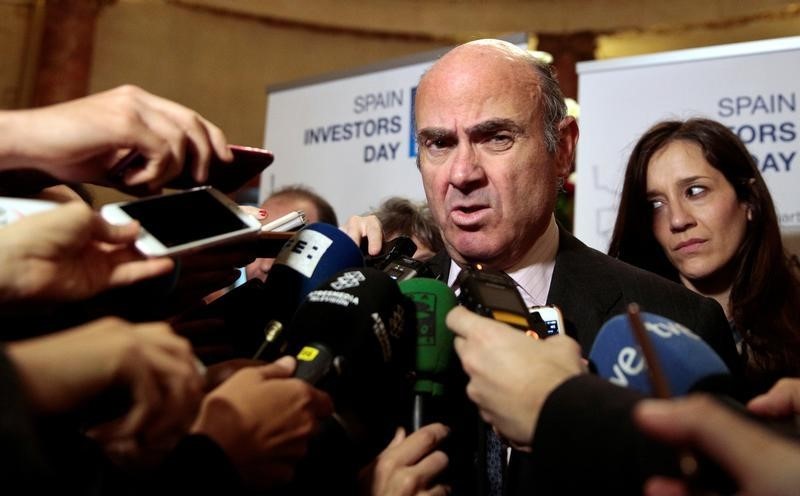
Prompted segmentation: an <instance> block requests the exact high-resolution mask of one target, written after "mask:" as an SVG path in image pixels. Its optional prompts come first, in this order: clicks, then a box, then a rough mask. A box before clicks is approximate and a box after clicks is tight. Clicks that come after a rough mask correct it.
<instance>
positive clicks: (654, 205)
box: [650, 200, 664, 210]
mask: <svg viewBox="0 0 800 496" xmlns="http://www.w3.org/2000/svg"><path fill="white" fill-rule="evenodd" d="M650 206H651V207H652V208H653V210H657V209H659V208H661V207H663V206H664V202H663V201H661V200H650Z"/></svg>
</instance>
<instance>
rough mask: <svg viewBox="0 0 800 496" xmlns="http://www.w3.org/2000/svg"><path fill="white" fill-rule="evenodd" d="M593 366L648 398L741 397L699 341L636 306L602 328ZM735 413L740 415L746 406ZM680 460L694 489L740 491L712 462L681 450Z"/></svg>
mask: <svg viewBox="0 0 800 496" xmlns="http://www.w3.org/2000/svg"><path fill="white" fill-rule="evenodd" d="M637 328H638V329H637ZM637 335H638V336H637ZM589 361H590V364H591V366H592V367H593V368H594V369H595V370H596V372H597V374H598V375H599V376H601V377H603V378H605V379H608V381H609V382H611V383H613V384H616V385H618V386H621V387H625V388H630V389H634V390H636V391H639V392H640V393H643V394H645V395H647V396H656V397H660V398H667V397H670V396H684V395H686V394H689V393H691V392H695V391H706V392H709V393H712V394H715V395H717V397H718V398H721V399H723V402H724V403H725V404H727V405H728V406H733V405H734V402H733V400H732V399H730V398H731V397H735V396H737V392H738V391H737V388H736V387H735V381H734V380H733V378H732V377H731V375H730V372H729V370H728V367H727V366H726V365H725V363H724V362H723V361H722V359H721V358H720V357H719V356H718V355H717V354H716V353H715V352H714V350H713V349H711V347H710V346H708V345H707V344H706V343H705V342H704V341H703V340H702V339H701V338H700V337H699V336H697V335H696V334H694V333H693V332H692V331H690V330H689V329H688V328H686V327H685V326H683V325H681V324H679V323H677V322H675V321H673V320H670V319H667V318H665V317H661V316H659V315H655V314H652V313H647V312H641V313H640V312H639V310H638V305H635V304H631V305H630V306H629V310H628V314H627V315H617V316H616V317H613V318H611V319H610V320H609V321H608V322H606V323H605V324H603V327H602V328H601V329H600V331H599V332H598V335H597V337H596V338H595V342H594V345H593V346H592V350H591V352H590V353H589ZM662 365H663V369H662ZM735 409H737V410H740V411H741V407H739V408H735ZM678 460H679V462H678V463H677V466H678V467H680V471H681V472H682V473H683V475H684V477H685V478H686V480H687V482H688V483H689V484H690V486H691V487H692V488H693V489H700V490H703V491H705V490H709V489H710V490H713V491H718V492H720V493H721V494H731V493H732V492H735V489H736V486H735V483H734V482H733V480H732V479H731V478H730V477H729V476H727V475H726V474H725V473H724V472H723V471H722V470H721V469H720V467H719V466H718V465H716V464H715V463H713V462H711V461H710V460H709V459H708V458H706V457H703V456H697V455H695V454H693V453H690V452H688V451H686V450H681V451H680V452H679V453H678Z"/></svg>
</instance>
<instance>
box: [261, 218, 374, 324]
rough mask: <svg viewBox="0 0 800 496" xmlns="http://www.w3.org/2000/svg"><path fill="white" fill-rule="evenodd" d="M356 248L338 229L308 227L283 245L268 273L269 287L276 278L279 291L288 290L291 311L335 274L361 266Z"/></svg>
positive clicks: (362, 263)
mask: <svg viewBox="0 0 800 496" xmlns="http://www.w3.org/2000/svg"><path fill="white" fill-rule="evenodd" d="M363 266H364V256H363V255H362V254H361V250H360V249H359V247H358V245H356V244H355V242H354V241H353V240H352V239H350V237H349V236H348V235H347V234H345V233H344V232H343V231H342V230H341V229H339V228H338V227H336V226H332V225H330V224H325V223H324V222H316V223H314V224H309V225H308V226H306V227H304V228H303V229H301V230H300V231H298V232H297V234H295V235H294V236H293V237H292V238H291V239H290V240H289V241H287V242H286V244H285V245H283V248H281V251H280V252H278V256H277V257H276V258H275V263H274V264H273V265H272V268H271V269H270V271H269V278H268V279H267V283H268V284H269V283H270V281H271V280H272V279H273V277H275V278H277V279H278V280H279V282H277V284H279V285H280V287H281V291H288V292H289V293H290V295H289V296H290V297H291V298H292V299H293V300H294V302H295V305H294V306H293V307H294V308H297V306H298V305H299V304H300V302H301V301H302V300H303V298H305V297H306V295H308V293H310V292H311V291H313V290H315V289H317V288H318V287H319V286H320V285H322V283H324V282H325V281H327V280H328V279H329V278H330V277H331V276H333V275H334V274H336V273H337V272H339V271H341V270H344V269H348V268H351V267H363Z"/></svg>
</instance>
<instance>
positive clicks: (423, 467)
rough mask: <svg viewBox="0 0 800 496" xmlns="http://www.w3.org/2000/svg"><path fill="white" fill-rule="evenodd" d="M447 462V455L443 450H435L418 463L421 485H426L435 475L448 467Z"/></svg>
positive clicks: (416, 468) (417, 469) (417, 468)
mask: <svg viewBox="0 0 800 496" xmlns="http://www.w3.org/2000/svg"><path fill="white" fill-rule="evenodd" d="M447 463H448V459H447V455H445V454H444V452H442V451H434V452H433V453H431V454H430V455H428V456H426V457H425V458H423V459H422V460H421V461H420V462H419V463H417V466H416V467H415V471H416V472H417V474H418V475H419V477H420V478H419V481H420V483H421V485H422V486H423V487H426V486H427V485H428V484H429V483H430V482H431V480H433V478H434V477H436V476H437V475H439V474H440V473H441V472H442V470H444V469H445V468H447Z"/></svg>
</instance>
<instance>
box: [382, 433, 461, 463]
mask: <svg viewBox="0 0 800 496" xmlns="http://www.w3.org/2000/svg"><path fill="white" fill-rule="evenodd" d="M449 432H450V430H449V429H448V428H447V427H445V426H444V425H443V424H439V423H435V424H428V425H426V426H425V427H422V428H421V429H419V430H418V431H416V432H414V433H412V434H411V435H409V436H408V437H407V438H406V439H405V441H404V442H403V443H402V444H401V445H400V446H398V447H396V448H395V450H394V456H395V457H396V458H397V460H398V461H399V462H400V464H401V465H414V464H416V463H417V462H419V461H420V460H421V459H422V458H424V457H425V456H427V455H428V454H430V453H431V452H432V451H433V450H434V449H435V448H436V447H437V446H438V445H439V443H441V442H442V440H443V439H444V438H445V437H447V434H448V433H449Z"/></svg>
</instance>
